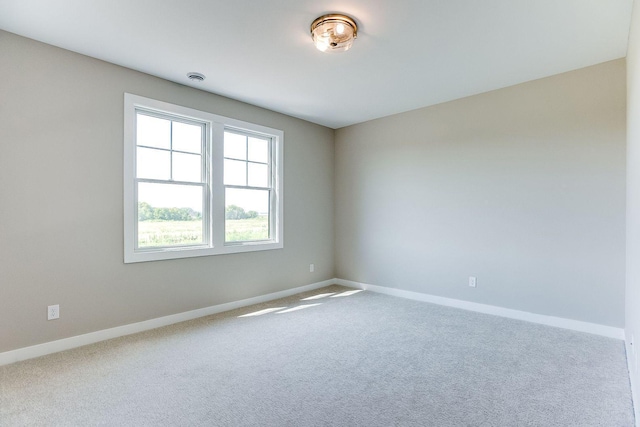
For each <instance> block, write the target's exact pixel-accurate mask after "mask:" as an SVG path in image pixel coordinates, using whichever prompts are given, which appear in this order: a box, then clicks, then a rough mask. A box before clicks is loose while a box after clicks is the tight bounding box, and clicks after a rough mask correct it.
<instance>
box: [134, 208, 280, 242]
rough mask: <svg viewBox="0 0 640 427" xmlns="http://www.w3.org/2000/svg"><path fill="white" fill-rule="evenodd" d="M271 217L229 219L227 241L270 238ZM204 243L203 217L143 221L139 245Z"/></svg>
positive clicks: (139, 233)
mask: <svg viewBox="0 0 640 427" xmlns="http://www.w3.org/2000/svg"><path fill="white" fill-rule="evenodd" d="M268 238H269V221H268V217H266V216H260V217H257V218H250V219H233V220H226V223H225V239H226V241H227V242H243V241H252V240H266V239H268ZM201 243H202V221H139V222H138V246H139V247H141V248H143V247H157V246H183V245H197V244H201Z"/></svg>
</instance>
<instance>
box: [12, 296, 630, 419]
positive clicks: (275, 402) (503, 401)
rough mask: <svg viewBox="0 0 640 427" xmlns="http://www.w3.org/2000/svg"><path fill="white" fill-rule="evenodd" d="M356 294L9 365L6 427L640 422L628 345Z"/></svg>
mask: <svg viewBox="0 0 640 427" xmlns="http://www.w3.org/2000/svg"><path fill="white" fill-rule="evenodd" d="M345 291H347V289H345V288H341V287H337V286H334V287H330V288H324V289H321V290H318V291H314V292H312V293H308V294H302V295H300V296H296V297H291V298H286V299H282V300H278V301H275V302H272V303H268V304H261V305H258V306H252V307H249V308H244V309H240V310H235V311H233V312H228V313H223V314H220V315H216V316H210V317H205V318H201V319H197V320H194V321H190V322H185V323H181V324H177V325H173V326H169V327H165V328H161V329H156V330H154V331H149V332H144V333H140V334H136V335H132V336H128V337H123V338H118V339H114V340H110V341H106V342H102V343H98V344H94V345H90V346H86V347H82V348H78V349H74V350H69V351H66V352H62V353H58V354H53V355H49V356H46V357H42V358H39V359H34V360H29V361H25V362H20V363H16V364H13V365H8V366H4V367H0V425H2V426H14V425H56V426H64V425H74V426H91V425H110V426H147V425H149V426H157V425H165V426H187V425H188V426H200V425H202V426H258V425H260V426H332V425H335V426H342V425H349V426H581V427H586V426H632V425H633V413H632V402H631V392H630V388H629V380H628V373H627V368H626V361H625V354H624V346H623V343H622V342H621V341H618V340H614V339H608V338H602V337H598V336H593V335H589V334H584V333H579V332H572V331H567V330H563V329H557V328H552V327H546V326H540V325H535V324H530V323H526V322H520V321H516V320H511V319H504V318H500V317H494V316H489V315H484V314H477V313H472V312H467V311H463V310H457V309H452V308H446V307H440V306H436V305H432V304H427V303H423V302H416V301H410V300H405V299H401V298H394V297H390V296H385V295H380V294H375V293H370V292H360V293H355V294H351V295H346V296H339V297H336V296H335V295H336V294H335V293H337V294H338V295H339V294H340V293H342V292H345ZM323 293H334V295H332V296H325V297H323V298H319V299H312V300H307V301H301V298H304V297H308V296H311V295H316V294H323ZM312 304H318V305H312ZM303 305H308V307H306V308H302V309H298V310H294V311H288V312H283V310H285V308H286V309H290V308H296V307H301V306H303ZM275 307H282V309H281V310H278V311H269V310H268V309H269V308H275ZM261 310H265V312H264V314H261V315H256V316H247V317H239V316H241V315H244V314H250V313H254V312H256V311H261Z"/></svg>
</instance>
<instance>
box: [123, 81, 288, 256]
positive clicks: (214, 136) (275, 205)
mask: <svg viewBox="0 0 640 427" xmlns="http://www.w3.org/2000/svg"><path fill="white" fill-rule="evenodd" d="M137 110H145V111H148V112H151V113H154V112H155V113H157V114H160V115H165V116H170V117H171V116H173V117H176V118H178V119H179V118H182V119H185V120H190V121H196V122H202V123H205V134H206V137H205V138H206V141H205V144H204V145H205V147H204V148H205V149H204V152H203V156H204V157H205V160H204V162H205V163H206V164H207V166H208V169H207V171H206V174H208V185H206V187H208V188H206V190H205V191H206V192H208V197H205V199H208V200H209V205H208V208H209V209H208V214H206V213H205V212H203V228H204V229H206V230H207V231H206V232H207V233H208V236H209V237H208V243H204V244H203V245H197V246H182V247H161V248H146V249H136V248H135V245H136V240H137V237H136V234H135V233H137V222H138V221H137V218H136V215H137V192H136V187H137V186H136V179H137V178H136V128H135V117H136V111H137ZM225 129H229V130H239V131H241V132H245V133H246V132H248V133H252V134H257V135H262V136H266V137H269V138H271V141H272V142H271V150H270V151H271V158H270V161H271V164H270V168H271V175H272V180H273V187H272V191H273V192H274V197H273V199H272V201H271V205H270V208H271V209H272V210H273V215H271V216H272V219H271V224H270V226H273V233H272V238H271V239H270V240H261V241H248V242H233V243H227V244H225V235H224V232H225V203H224V198H225V194H224V188H225V186H224V182H223V165H224V157H223V156H224V131H225ZM283 141H284V132H283V131H281V130H278V129H273V128H269V127H266V126H261V125H256V124H253V123H248V122H245V121H242V120H237V119H232V118H228V117H224V116H220V115H217V114H212V113H208V112H205V111H200V110H196V109H192V108H188V107H183V106H179V105H175V104H171V103H168V102H163V101H158V100H154V99H150V98H145V97H142V96H138V95H133V94H130V93H125V94H124V262H125V263H135V262H145V261H158V260H165V259H179V258H191V257H200V256H210V255H223V254H231V253H241V252H251V251H263V250H272V249H281V248H283V247H284V242H283V226H284V216H283V208H284V197H283V196H284V193H283V160H284V156H283ZM206 210H207V209H203V211H206ZM205 217H207V218H205ZM205 240H207V239H205Z"/></svg>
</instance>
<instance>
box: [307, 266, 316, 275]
mask: <svg viewBox="0 0 640 427" xmlns="http://www.w3.org/2000/svg"><path fill="white" fill-rule="evenodd" d="M314 271H316V266H315V264H309V273H313V272H314Z"/></svg>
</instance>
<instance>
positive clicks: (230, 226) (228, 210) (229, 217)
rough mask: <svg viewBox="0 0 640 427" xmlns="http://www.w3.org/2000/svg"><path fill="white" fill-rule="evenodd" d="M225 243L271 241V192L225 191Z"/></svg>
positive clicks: (235, 189)
mask: <svg viewBox="0 0 640 427" xmlns="http://www.w3.org/2000/svg"><path fill="white" fill-rule="evenodd" d="M224 223H225V226H224V227H225V230H224V232H225V241H226V242H247V241H252V240H267V239H269V190H244V189H238V188H227V189H226V190H225V222H224Z"/></svg>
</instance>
